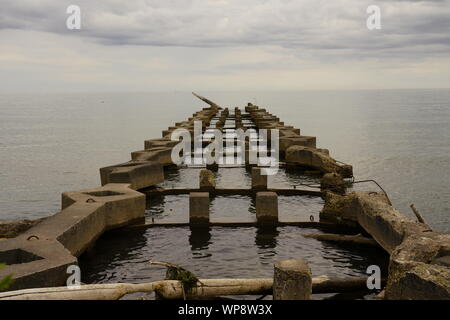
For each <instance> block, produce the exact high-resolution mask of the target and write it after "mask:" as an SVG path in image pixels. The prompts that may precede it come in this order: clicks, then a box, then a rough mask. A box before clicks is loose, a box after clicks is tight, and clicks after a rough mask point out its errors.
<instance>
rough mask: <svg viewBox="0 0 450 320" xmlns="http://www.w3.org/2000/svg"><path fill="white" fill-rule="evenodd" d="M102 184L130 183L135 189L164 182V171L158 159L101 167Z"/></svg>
mask: <svg viewBox="0 0 450 320" xmlns="http://www.w3.org/2000/svg"><path fill="white" fill-rule="evenodd" d="M100 178H101V183H102V185H105V184H108V183H128V184H130V185H131V188H132V189H134V190H138V189H143V188H147V187H151V186H154V185H156V184H159V183H162V182H164V171H163V167H162V165H161V164H159V163H158V162H156V161H130V162H125V163H121V164H117V165H113V166H108V167H104V168H100Z"/></svg>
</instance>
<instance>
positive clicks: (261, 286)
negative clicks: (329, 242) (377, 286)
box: [0, 276, 367, 300]
mask: <svg viewBox="0 0 450 320" xmlns="http://www.w3.org/2000/svg"><path fill="white" fill-rule="evenodd" d="M199 281H200V282H201V284H199V285H197V286H195V287H193V288H191V290H190V291H189V294H188V296H187V298H191V299H199V298H208V297H214V296H223V295H262V294H272V285H273V279H272V278H259V279H203V280H199ZM366 282H367V279H366V278H348V279H332V278H329V277H327V276H320V277H315V278H312V293H337V292H349V291H355V290H364V289H367V284H366ZM137 292H143V293H151V292H155V293H156V294H157V295H158V296H159V297H160V298H163V299H183V296H184V291H183V286H182V283H181V281H176V280H162V281H156V282H150V283H140V284H132V283H111V284H90V285H80V286H78V287H54V288H38V289H25V290H17V291H8V292H3V293H0V300H117V299H120V298H122V297H123V296H124V295H126V294H130V293H137Z"/></svg>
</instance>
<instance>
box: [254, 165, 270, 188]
mask: <svg viewBox="0 0 450 320" xmlns="http://www.w3.org/2000/svg"><path fill="white" fill-rule="evenodd" d="M252 189H253V190H267V175H264V174H262V169H261V168H257V167H253V168H252Z"/></svg>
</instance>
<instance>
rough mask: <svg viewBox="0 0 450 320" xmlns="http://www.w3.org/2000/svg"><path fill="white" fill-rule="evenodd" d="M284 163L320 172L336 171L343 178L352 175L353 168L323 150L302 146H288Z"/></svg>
mask: <svg viewBox="0 0 450 320" xmlns="http://www.w3.org/2000/svg"><path fill="white" fill-rule="evenodd" d="M285 158H286V163H291V164H296V165H300V166H304V167H310V168H314V169H317V170H320V171H321V172H322V173H332V172H335V173H338V174H340V175H341V176H342V177H344V178H349V177H352V176H353V168H352V166H349V165H340V164H338V163H337V162H336V160H334V159H333V158H331V157H330V156H328V155H326V154H325V153H323V152H320V151H318V150H317V149H315V148H310V147H303V146H296V145H294V146H290V147H289V148H287V150H286V155H285Z"/></svg>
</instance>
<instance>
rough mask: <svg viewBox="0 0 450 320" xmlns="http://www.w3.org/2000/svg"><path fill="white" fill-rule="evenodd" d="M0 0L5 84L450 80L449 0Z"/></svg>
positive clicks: (279, 85) (164, 86) (92, 86)
mask: <svg viewBox="0 0 450 320" xmlns="http://www.w3.org/2000/svg"><path fill="white" fill-rule="evenodd" d="M0 1H1V7H0V8H1V11H0V83H1V86H0V91H1V92H17V91H19V92H20V91H173V90H183V91H184V90H187V91H190V90H199V91H202V90H225V91H230V90H303V89H307V90H309V89H378V88H431V87H438V88H442V87H447V88H448V87H450V0H434V1H431V0H428V1H417V0H416V1H413V0H409V1H408V0H384V1H375V0H371V1H366V0H333V1H329V0H128V1H123V0H96V1H93V0H69V1H66V0H40V1H36V0H0ZM69 5H78V6H79V7H80V8H81V30H68V29H67V27H66V20H67V18H68V17H69V14H67V13H66V9H67V7H68V6H69ZM369 5H377V6H379V8H380V9H381V29H380V30H368V29H367V27H366V20H367V17H368V16H369V14H368V13H367V12H366V9H367V7H368V6H369Z"/></svg>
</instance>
